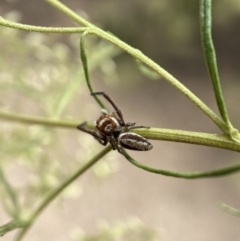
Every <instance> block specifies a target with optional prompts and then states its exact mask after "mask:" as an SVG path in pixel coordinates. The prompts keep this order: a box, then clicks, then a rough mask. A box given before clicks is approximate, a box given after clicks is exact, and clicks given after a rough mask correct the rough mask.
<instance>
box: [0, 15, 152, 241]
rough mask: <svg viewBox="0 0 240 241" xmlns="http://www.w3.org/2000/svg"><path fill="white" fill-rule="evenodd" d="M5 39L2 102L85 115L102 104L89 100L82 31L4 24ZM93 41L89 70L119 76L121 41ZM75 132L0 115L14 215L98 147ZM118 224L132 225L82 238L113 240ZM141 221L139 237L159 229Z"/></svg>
mask: <svg viewBox="0 0 240 241" xmlns="http://www.w3.org/2000/svg"><path fill="white" fill-rule="evenodd" d="M4 17H5V18H6V19H10V20H12V21H16V22H17V21H19V20H20V13H19V12H15V11H13V12H10V13H8V14H6V15H5V16H4ZM0 46H4V48H2V47H1V48H0V108H1V109H2V110H6V111H10V112H16V113H19V114H27V115H38V116H46V117H49V118H56V119H58V118H60V117H62V116H64V117H65V118H66V117H68V118H77V117H80V116H81V118H80V119H81V120H83V119H85V120H86V118H90V117H91V116H92V115H93V113H95V111H96V109H97V110H98V106H94V104H91V103H87V102H86V101H84V98H85V97H84V95H83V94H82V93H83V90H84V89H85V88H86V87H85V83H84V77H83V70H82V68H81V64H80V61H79V53H78V49H79V36H78V35H68V37H64V38H63V37H62V36H61V35H47V34H40V33H26V32H20V31H17V30H13V29H8V28H3V27H2V28H0ZM87 47H88V48H89V53H88V58H89V69H90V71H92V70H94V69H95V68H96V67H98V68H99V69H100V70H101V78H102V79H104V80H105V81H106V84H108V83H109V81H108V80H109V79H111V81H114V80H116V81H117V75H116V72H115V64H114V62H113V60H112V58H113V57H114V56H116V55H118V54H120V51H119V49H116V48H115V47H113V46H112V45H107V44H103V43H102V42H101V41H97V40H96V39H95V38H91V39H89V40H88V43H87ZM91 49H93V50H94V52H91V51H90V50H91ZM111 84H114V82H111ZM69 132H70V131H66V130H57V129H54V128H49V127H43V126H30V125H22V124H17V123H12V122H7V121H1V135H0V158H1V162H0V196H1V199H0V202H1V204H2V206H3V208H4V210H5V211H6V213H7V214H8V215H9V217H12V218H13V219H18V218H20V219H22V218H25V217H26V216H28V215H29V213H30V212H31V211H32V210H33V209H34V207H35V203H36V202H39V200H42V198H43V197H44V196H45V195H46V193H49V192H50V191H51V190H53V189H54V188H56V187H57V186H59V185H60V184H61V183H62V182H63V180H65V179H67V177H69V176H70V175H71V174H72V173H73V172H74V170H76V168H78V167H79V165H81V164H82V163H83V162H85V161H86V160H88V159H89V158H90V157H92V155H93V153H94V152H95V151H96V149H98V148H100V146H99V145H98V144H97V142H96V141H95V140H94V139H93V138H92V137H90V136H88V135H84V134H81V133H79V132H78V133H77V132H76V133H77V134H75V135H70V134H71V133H69ZM76 146H77V148H76ZM113 158H114V156H112V155H108V156H107V157H106V158H105V159H103V160H102V161H101V162H99V163H97V164H96V165H95V166H94V168H93V169H92V170H93V172H92V174H94V175H93V177H95V178H98V180H99V178H100V179H103V178H107V177H108V176H109V175H110V174H111V173H112V172H115V171H116V170H117V164H116V162H115V164H114V163H112V162H110V161H111V160H112V159H113ZM81 192H82V187H81V184H80V183H79V182H78V183H76V182H75V183H74V184H71V186H70V187H68V188H67V189H66V190H65V191H64V193H63V194H62V195H61V198H65V199H66V198H67V199H69V198H77V197H79V195H80V194H81ZM126 225H127V224H126ZM120 229H122V231H121V235H125V236H126V235H130V232H131V231H129V230H128V228H127V226H125V224H124V223H122V224H121V225H120V226H119V225H118V226H117V227H114V228H109V229H108V230H106V229H105V230H101V231H100V232H99V234H97V235H95V236H94V237H93V236H91V237H88V236H87V235H85V236H84V239H82V240H103V239H102V238H103V237H107V236H108V237H112V239H108V240H116V239H115V238H113V237H115V236H118V235H117V234H116V232H119V230H120ZM135 229H137V230H138V231H137V234H138V235H140V236H141V237H144V236H147V237H153V236H152V235H151V234H150V233H151V232H152V231H151V232H150V231H148V230H147V229H145V228H144V227H143V226H139V225H138V227H135ZM134 232H135V231H134ZM137 234H135V235H137ZM99 238H100V239H99ZM105 240H107V239H105ZM132 240H133V239H132ZM135 240H140V239H135ZM148 240H153V239H148Z"/></svg>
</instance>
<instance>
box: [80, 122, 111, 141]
mask: <svg viewBox="0 0 240 241" xmlns="http://www.w3.org/2000/svg"><path fill="white" fill-rule="evenodd" d="M86 124H87V122H83V123H81V124H79V125H78V126H77V129H78V130H80V131H83V132H85V133H88V134H90V135H91V136H93V137H94V138H95V139H96V140H98V142H99V143H100V144H102V145H103V146H106V145H107V143H108V140H107V139H106V137H105V136H103V135H100V134H99V133H98V132H96V131H92V130H89V129H86V128H85V127H83V126H85V125H86Z"/></svg>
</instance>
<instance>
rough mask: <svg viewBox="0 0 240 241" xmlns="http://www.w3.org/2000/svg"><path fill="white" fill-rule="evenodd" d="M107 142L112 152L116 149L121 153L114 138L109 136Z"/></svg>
mask: <svg viewBox="0 0 240 241" xmlns="http://www.w3.org/2000/svg"><path fill="white" fill-rule="evenodd" d="M108 141H109V143H110V144H111V146H112V149H113V150H116V149H117V150H118V152H119V153H121V149H120V147H119V145H118V143H117V140H116V139H115V138H114V136H110V137H109V139H108Z"/></svg>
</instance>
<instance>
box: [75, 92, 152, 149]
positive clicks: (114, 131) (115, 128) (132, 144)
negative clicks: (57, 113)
mask: <svg viewBox="0 0 240 241" xmlns="http://www.w3.org/2000/svg"><path fill="white" fill-rule="evenodd" d="M91 95H102V96H103V97H105V99H107V100H108V101H109V103H110V104H111V105H112V106H113V108H114V109H115V111H114V112H112V113H111V114H110V113H108V112H107V110H105V109H102V111H101V113H102V114H101V116H100V117H99V118H98V119H97V121H96V123H95V126H96V129H97V130H96V131H92V130H89V129H86V128H84V125H86V122H83V123H82V124H80V125H78V126H77V129H79V130H81V131H83V132H86V133H88V134H90V135H92V136H93V137H94V138H95V139H96V140H98V141H99V143H100V144H102V145H104V146H106V145H107V143H108V142H109V143H110V144H111V145H112V149H113V150H118V152H120V153H121V149H120V147H124V148H126V149H130V150H135V151H148V150H151V149H152V148H153V146H152V144H151V143H150V142H149V141H148V140H147V139H145V138H144V137H142V136H140V135H138V134H136V133H132V132H129V131H130V130H132V129H137V128H149V127H146V126H141V125H140V126H137V125H135V123H131V122H128V123H125V121H124V119H123V115H122V112H121V110H120V109H119V108H118V107H117V105H116V104H115V102H114V101H113V100H112V99H111V98H110V97H109V96H108V95H107V94H105V93H104V92H94V93H91Z"/></svg>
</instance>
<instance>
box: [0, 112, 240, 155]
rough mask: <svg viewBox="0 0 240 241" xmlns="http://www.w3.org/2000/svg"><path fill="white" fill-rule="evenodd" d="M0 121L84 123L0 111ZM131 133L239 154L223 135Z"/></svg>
mask: <svg viewBox="0 0 240 241" xmlns="http://www.w3.org/2000/svg"><path fill="white" fill-rule="evenodd" d="M0 119H3V120H8V121H14V122H20V123H23V124H33V125H44V126H50V127H56V128H58V127H60V128H76V126H77V125H78V124H79V123H81V122H84V121H83V120H81V121H72V120H71V121H70V120H59V119H49V118H43V117H35V116H27V115H18V114H15V113H9V112H4V111H0ZM86 127H87V128H90V129H94V126H93V125H89V124H88V125H87V126H86ZM132 131H133V132H135V133H137V134H140V135H142V136H143V137H145V138H147V139H152V140H161V141H175V142H183V143H189V144H197V145H203V146H211V147H219V148H224V149H228V150H232V151H237V152H240V144H239V143H236V142H234V141H232V140H230V139H229V138H228V137H227V136H225V135H218V134H209V133H201V132H191V131H182V130H172V129H161V128H150V129H136V130H132Z"/></svg>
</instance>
